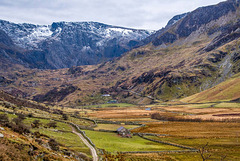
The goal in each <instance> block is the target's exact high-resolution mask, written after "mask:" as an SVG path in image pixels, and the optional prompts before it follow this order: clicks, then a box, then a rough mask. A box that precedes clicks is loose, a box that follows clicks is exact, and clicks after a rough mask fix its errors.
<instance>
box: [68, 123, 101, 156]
mask: <svg viewBox="0 0 240 161" xmlns="http://www.w3.org/2000/svg"><path fill="white" fill-rule="evenodd" d="M72 132H73V133H74V134H77V135H78V136H79V137H80V139H82V141H83V143H84V144H85V145H86V146H87V147H89V149H90V150H91V154H92V157H93V161H98V155H97V152H96V150H95V148H94V147H93V146H92V145H91V144H89V142H88V141H87V140H86V139H85V138H84V137H83V136H82V134H81V133H78V132H76V129H75V128H74V127H72Z"/></svg>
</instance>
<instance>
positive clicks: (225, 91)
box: [181, 74, 240, 103]
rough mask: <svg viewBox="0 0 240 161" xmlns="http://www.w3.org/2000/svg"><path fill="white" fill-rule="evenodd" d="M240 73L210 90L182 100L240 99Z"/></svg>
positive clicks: (195, 101)
mask: <svg viewBox="0 0 240 161" xmlns="http://www.w3.org/2000/svg"><path fill="white" fill-rule="evenodd" d="M239 98H240V74H237V75H235V76H233V77H232V78H230V79H228V80H227V81H225V82H223V83H220V84H218V85H217V86H214V87H213V88H210V89H208V90H205V91H203V92H200V93H197V94H195V95H192V96H189V97H186V98H184V99H182V100H181V101H182V102H187V103H199V102H217V101H235V102H239V101H240V99H239Z"/></svg>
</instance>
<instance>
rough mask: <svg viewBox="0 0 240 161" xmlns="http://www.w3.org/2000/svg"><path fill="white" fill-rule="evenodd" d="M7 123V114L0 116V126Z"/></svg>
mask: <svg viewBox="0 0 240 161" xmlns="http://www.w3.org/2000/svg"><path fill="white" fill-rule="evenodd" d="M8 122H9V119H8V116H7V114H0V124H1V125H5V124H7V123H8Z"/></svg>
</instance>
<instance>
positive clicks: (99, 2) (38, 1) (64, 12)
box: [0, 0, 221, 29]
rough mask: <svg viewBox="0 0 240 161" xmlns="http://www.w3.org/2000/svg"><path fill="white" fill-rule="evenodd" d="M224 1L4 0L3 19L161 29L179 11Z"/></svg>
mask: <svg viewBox="0 0 240 161" xmlns="http://www.w3.org/2000/svg"><path fill="white" fill-rule="evenodd" d="M220 1H221V0H194V1H189V0H172V1H166V0H121V1H116V0H104V1H103V0H50V1H49V0H34V1H33V0H1V1H0V10H1V15H0V19H4V20H8V21H13V22H17V23H23V22H26V23H34V24H51V23H52V22H53V21H55V22H56V21H97V22H103V23H106V24H112V25H117V26H125V27H132V28H145V29H160V28H162V27H163V26H165V25H166V23H167V21H168V20H169V19H170V18H172V17H173V16H174V15H176V14H181V13H184V12H189V11H192V10H194V9H196V8H197V7H201V6H206V5H211V4H216V3H218V2H220Z"/></svg>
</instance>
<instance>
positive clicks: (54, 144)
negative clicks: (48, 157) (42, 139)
mask: <svg viewBox="0 0 240 161" xmlns="http://www.w3.org/2000/svg"><path fill="white" fill-rule="evenodd" d="M48 144H49V146H50V148H51V149H52V150H55V151H58V150H59V144H58V142H56V140H54V139H50V140H49V141H48Z"/></svg>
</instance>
